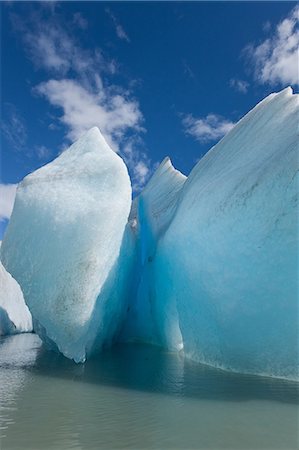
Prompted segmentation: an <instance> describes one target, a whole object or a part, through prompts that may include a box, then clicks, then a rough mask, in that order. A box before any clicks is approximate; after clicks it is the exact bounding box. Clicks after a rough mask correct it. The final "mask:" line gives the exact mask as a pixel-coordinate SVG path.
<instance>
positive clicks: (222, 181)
mask: <svg viewBox="0 0 299 450" xmlns="http://www.w3.org/2000/svg"><path fill="white" fill-rule="evenodd" d="M298 117H299V104H298V95H293V94H292V90H291V89H290V88H287V89H285V90H283V91H281V92H280V93H278V94H271V95H270V96H268V97H267V98H266V99H264V100H263V101H262V102H260V103H259V104H258V105H257V106H256V107H255V108H254V109H253V110H252V111H250V112H249V113H248V114H247V115H246V116H245V117H244V118H243V119H241V120H240V121H239V122H238V124H237V125H236V126H235V127H234V128H233V129H232V130H231V131H230V132H229V133H228V134H227V135H226V136H225V137H224V138H223V139H222V140H221V141H220V142H219V143H218V144H217V145H216V146H214V148H212V149H211V150H210V151H209V152H208V153H207V154H206V155H205V156H204V157H203V158H202V159H201V160H200V161H199V162H198V164H197V165H196V166H195V168H194V169H193V170H192V172H191V173H190V175H189V177H188V179H187V180H186V182H185V183H184V186H183V189H182V192H181V195H180V199H179V204H178V206H177V209H176V212H175V215H174V217H173V219H172V221H171V223H170V225H169V227H168V229H167V231H166V233H165V234H164V235H163V236H162V237H161V238H160V241H159V242H158V245H157V250H156V257H155V261H154V265H155V273H156V274H160V276H157V277H156V279H155V297H156V298H155V303H156V304H157V305H158V304H160V305H162V304H163V303H164V302H167V303H171V302H172V303H173V304H174V307H176V309H177V313H178V317H179V328H180V332H181V334H182V340H183V345H184V353H185V355H186V356H187V357H190V358H192V359H195V360H197V361H200V362H203V363H206V364H210V365H213V366H216V367H220V368H224V369H228V370H232V371H238V372H244V373H255V374H264V375H270V376H277V377H284V378H298V349H299V340H298V209H297V208H298V206H297V199H298V162H299V158H298V136H297V131H298ZM166 332H167V333H168V330H167V329H166Z"/></svg>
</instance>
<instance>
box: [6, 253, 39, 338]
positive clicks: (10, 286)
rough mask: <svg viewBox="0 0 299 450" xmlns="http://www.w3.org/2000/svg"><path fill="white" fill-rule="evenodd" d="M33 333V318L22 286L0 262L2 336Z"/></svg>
mask: <svg viewBox="0 0 299 450" xmlns="http://www.w3.org/2000/svg"><path fill="white" fill-rule="evenodd" d="M29 331H32V318H31V314H30V312H29V309H28V308H27V306H26V304H25V302H24V297H23V294H22V291H21V288H20V286H19V285H18V283H17V282H16V280H14V279H13V277H12V276H11V275H10V274H9V273H8V272H7V271H6V270H5V269H4V267H3V265H2V264H1V262H0V336H3V335H6V334H15V333H24V332H29Z"/></svg>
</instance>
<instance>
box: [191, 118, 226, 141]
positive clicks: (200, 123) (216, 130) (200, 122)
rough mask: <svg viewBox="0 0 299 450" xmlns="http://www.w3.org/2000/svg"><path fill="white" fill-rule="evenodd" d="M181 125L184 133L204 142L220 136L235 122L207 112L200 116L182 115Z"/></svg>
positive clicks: (214, 139)
mask: <svg viewBox="0 0 299 450" xmlns="http://www.w3.org/2000/svg"><path fill="white" fill-rule="evenodd" d="M183 125H184V128H185V133H186V134H188V135H190V136H192V137H194V138H195V139H196V140H197V141H199V142H202V143H205V142H209V141H216V140H217V139H220V138H222V137H223V136H224V135H225V134H227V133H228V132H229V131H230V130H231V129H232V128H233V127H234V125H235V124H234V123H233V122H231V121H230V120H227V119H225V118H223V117H221V116H219V115H216V114H208V115H207V116H206V117H201V118H196V117H193V115H192V114H189V115H187V116H185V117H184V119H183Z"/></svg>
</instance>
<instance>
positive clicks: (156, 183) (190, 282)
mask: <svg viewBox="0 0 299 450" xmlns="http://www.w3.org/2000/svg"><path fill="white" fill-rule="evenodd" d="M298 117H299V104H298V95H293V94H292V91H291V89H286V90H284V91H282V92H280V93H278V94H272V95H270V96H269V97H267V98H266V99H265V100H263V101H262V102H261V103H259V104H258V105H257V106H256V107H255V108H254V109H253V110H252V111H250V112H249V113H248V114H247V115H246V116H245V117H244V118H243V119H242V120H240V122H239V123H238V124H237V125H236V126H235V127H234V129H233V130H232V131H231V132H230V133H229V134H228V135H227V136H226V137H225V138H223V139H222V140H221V141H220V142H219V143H218V144H217V145H216V146H215V147H213V148H212V149H211V150H210V151H209V152H208V153H207V154H206V155H205V157H204V158H202V159H201V160H200V161H199V163H198V164H197V165H196V166H195V168H194V169H193V170H192V172H191V174H190V175H189V177H188V178H187V179H186V177H185V176H184V175H182V174H181V173H180V172H178V171H177V170H175V169H174V168H173V167H172V165H171V162H170V160H169V159H165V160H164V161H163V163H162V164H161V165H160V167H159V168H158V170H157V171H156V172H155V174H154V175H153V177H152V179H151V180H150V182H149V183H148V185H147V186H146V188H145V189H144V190H143V192H142V193H141V194H140V195H139V197H138V198H136V199H135V200H134V202H133V205H132V208H131V188H130V181H129V178H128V175H127V171H126V168H125V166H124V163H123V162H122V161H121V159H120V158H119V157H118V156H117V155H116V154H114V153H113V152H112V151H111V150H110V149H109V147H108V146H107V144H106V143H105V141H104V139H103V138H102V136H101V135H100V133H99V132H98V130H96V129H92V130H91V131H90V132H89V133H87V135H86V136H84V137H82V138H81V139H80V140H79V141H78V142H77V143H75V144H74V145H73V146H72V147H70V149H69V150H67V151H66V152H64V153H63V154H62V155H61V156H59V158H57V159H56V160H55V161H53V162H52V163H50V164H48V165H47V166H45V167H43V168H41V169H39V170H38V171H36V172H35V173H33V174H31V175H29V176H28V177H26V178H25V179H24V181H23V182H22V183H21V184H20V186H19V188H18V192H17V198H16V203H15V207H14V211H13V215H12V218H11V222H10V224H9V227H8V231H7V233H6V235H5V239H4V243H3V249H2V261H3V263H4V265H5V267H6V268H7V269H8V270H9V271H10V272H11V273H12V275H13V276H14V277H15V278H16V279H17V281H18V282H19V283H20V285H21V287H22V289H23V292H24V297H25V300H26V302H27V304H28V306H29V308H30V310H31V312H32V314H33V317H34V320H35V323H36V329H37V331H38V332H39V333H40V334H41V336H42V337H43V338H44V339H46V340H50V341H51V342H53V343H55V344H56V345H57V346H58V348H59V350H60V351H61V352H63V353H64V354H65V355H66V356H68V357H70V358H73V359H74V360H75V361H83V360H84V359H85V358H86V355H89V354H90V353H91V352H92V351H93V350H94V349H100V348H102V347H103V345H109V344H110V343H111V342H112V341H113V339H115V338H116V336H118V339H120V340H122V341H136V340H137V341H143V342H148V343H152V344H157V345H162V346H164V347H166V348H169V349H171V350H180V349H181V348H182V347H183V348H184V352H185V354H186V355H187V356H188V357H190V358H193V359H195V360H197V361H201V362H204V363H208V364H211V365H213V366H216V367H222V368H225V369H228V370H234V371H239V372H249V373H255V374H266V375H270V376H278V377H284V378H298V345H299V340H298V303H297V301H298V298H297V294H298V209H297V194H298V184H297V183H298V178H297V176H298V136H297V132H298ZM130 208H131V213H130V217H129V221H128V223H127V219H128V215H129V210H130Z"/></svg>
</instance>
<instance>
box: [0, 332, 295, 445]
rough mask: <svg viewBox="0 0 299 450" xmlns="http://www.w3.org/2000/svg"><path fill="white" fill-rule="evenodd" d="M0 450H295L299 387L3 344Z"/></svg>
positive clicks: (29, 339) (162, 357)
mask: <svg viewBox="0 0 299 450" xmlns="http://www.w3.org/2000/svg"><path fill="white" fill-rule="evenodd" d="M0 436H1V438H0V449H1V450H6V449H18V450H19V449H30V450H35V449H37V450H48V449H57V450H64V449H96V450H98V449H103V450H106V449H107V450H109V449H122V448H128V449H131V450H133V449H137V450H142V449H163V450H165V449H175V448H176V449H222V448H226V449H238V450H241V449H283V450H287V449H296V448H298V444H299V440H298V384H296V383H293V382H286V381H281V380H276V379H270V378H262V377H254V376H248V375H238V374H229V373H226V372H222V371H220V370H215V369H212V368H209V367H206V366H202V365H198V364H195V363H192V362H191V361H187V360H184V358H183V357H182V356H181V355H177V354H172V353H168V352H165V351H163V350H160V349H158V348H155V347H150V346H141V345H123V346H117V347H115V348H114V349H113V350H110V351H107V352H105V353H103V354H101V355H99V356H97V358H95V359H93V360H89V361H88V362H87V363H86V364H84V365H76V364H75V363H73V362H72V361H69V360H67V359H65V358H64V357H63V356H61V355H58V354H56V353H54V352H50V351H47V350H46V349H45V348H44V346H43V345H41V342H40V340H39V338H38V337H37V336H36V335H34V334H23V335H18V336H11V337H6V338H1V339H0Z"/></svg>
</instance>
